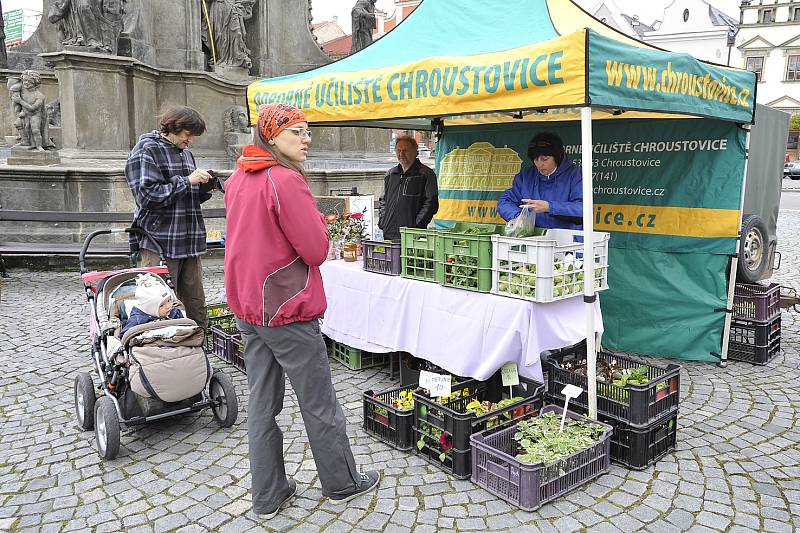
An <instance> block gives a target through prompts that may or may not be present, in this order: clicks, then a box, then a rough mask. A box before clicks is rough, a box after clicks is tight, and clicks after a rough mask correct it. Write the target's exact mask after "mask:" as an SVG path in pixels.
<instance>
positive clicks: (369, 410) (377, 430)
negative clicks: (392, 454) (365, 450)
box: [363, 383, 417, 451]
mask: <svg viewBox="0 0 800 533" xmlns="http://www.w3.org/2000/svg"><path fill="white" fill-rule="evenodd" d="M416 388H417V384H416V383H414V384H413V385H411V386H408V387H397V388H394V389H389V390H386V391H383V392H379V393H372V391H366V392H364V395H363V396H364V431H366V432H367V433H369V434H370V435H373V436H375V437H377V438H378V439H379V440H381V441H383V442H385V443H386V444H388V445H389V446H392V447H394V448H397V449H398V450H401V451H409V450H411V449H412V448H413V447H414V409H408V410H401V409H398V408H396V407H392V400H393V399H394V398H397V397H398V396H399V395H400V393H401V392H402V391H406V392H408V393H409V394H411V391H413V390H414V389H416Z"/></svg>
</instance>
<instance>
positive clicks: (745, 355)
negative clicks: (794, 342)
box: [728, 315, 781, 365]
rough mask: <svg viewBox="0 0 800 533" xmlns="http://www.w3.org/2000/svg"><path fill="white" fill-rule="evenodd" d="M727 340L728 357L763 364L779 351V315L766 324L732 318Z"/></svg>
mask: <svg viewBox="0 0 800 533" xmlns="http://www.w3.org/2000/svg"><path fill="white" fill-rule="evenodd" d="M728 340H729V343H728V359H730V360H733V361H744V362H746V363H753V364H755V365H765V364H767V363H769V362H770V360H771V359H772V358H773V357H774V356H775V355H776V354H778V353H780V351H781V317H780V315H778V316H777V317H776V318H774V319H772V320H771V321H769V322H768V323H766V324H761V323H759V322H754V321H750V320H737V319H733V320H731V331H730V335H729V336H728Z"/></svg>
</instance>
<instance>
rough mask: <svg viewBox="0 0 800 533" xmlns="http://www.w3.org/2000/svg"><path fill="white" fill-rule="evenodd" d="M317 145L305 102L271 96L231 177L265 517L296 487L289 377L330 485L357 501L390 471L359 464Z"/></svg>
mask: <svg viewBox="0 0 800 533" xmlns="http://www.w3.org/2000/svg"><path fill="white" fill-rule="evenodd" d="M310 144H311V132H310V131H309V129H308V122H307V121H306V119H305V116H304V115H303V113H302V111H300V110H299V109H297V108H295V107H292V106H290V105H287V104H269V105H262V106H261V107H259V110H258V127H257V131H256V133H255V135H254V144H252V145H247V146H245V148H244V150H243V151H242V157H241V158H239V161H238V162H237V166H238V169H237V170H236V172H234V173H233V175H232V176H231V177H230V178H229V179H228V180H227V181H226V182H225V208H226V210H227V225H226V238H225V290H226V294H227V297H228V305H229V306H230V308H231V310H232V311H233V312H234V314H235V315H236V319H237V323H238V326H239V329H240V330H241V332H242V336H243V339H244V353H245V364H246V366H247V382H248V385H249V388H250V403H249V405H250V406H249V408H248V416H247V427H248V434H249V444H250V470H251V473H252V493H253V511H254V513H255V514H256V515H258V516H259V517H262V518H272V517H273V516H275V515H276V514H277V513H278V511H279V509H280V508H281V506H282V505H283V504H285V503H286V502H288V501H289V499H291V497H292V496H293V495H294V493H295V491H296V484H295V482H294V481H292V480H288V479H287V478H286V470H285V468H284V463H283V433H282V432H281V430H280V428H279V427H278V425H277V424H276V423H275V417H276V416H277V415H278V414H279V413H280V412H281V409H282V408H283V398H284V379H285V376H288V377H289V381H290V382H291V384H292V388H293V389H294V391H295V393H296V394H297V400H298V403H299V405H300V412H301V414H302V415H303V421H304V423H305V426H306V431H307V432H308V439H309V442H310V444H311V452H312V454H313V456H314V461H315V463H316V465H317V471H318V473H319V478H320V482H321V483H322V493H323V494H324V495H325V496H327V497H328V498H330V499H331V500H332V501H334V502H343V501H348V500H350V499H352V498H354V497H356V496H358V495H359V494H363V493H365V492H368V491H370V490H371V489H373V488H375V487H376V486H377V484H378V481H379V479H380V473H379V472H377V471H370V472H365V473H361V472H359V471H358V470H357V469H356V465H355V461H354V460H353V454H352V452H351V451H350V444H349V441H348V438H347V433H346V431H345V417H344V414H343V413H342V408H341V407H340V406H339V402H338V401H337V399H336V392H335V391H334V389H333V385H332V384H331V371H330V366H329V363H328V355H327V352H326V350H325V343H324V341H323V339H322V334H321V333H320V329H319V319H320V318H322V316H323V314H324V313H325V308H326V306H327V302H326V300H325V290H324V288H323V286H322V277H321V276H320V272H319V265H321V264H322V262H323V261H325V258H326V257H327V254H328V233H327V228H326V226H325V222H324V220H323V218H322V214H320V212H319V211H318V210H317V206H316V202H315V201H314V198H313V197H312V196H311V191H310V190H309V188H308V184H307V183H306V176H305V172H304V170H303V166H302V163H303V161H305V160H306V157H307V156H308V146H309V145H310Z"/></svg>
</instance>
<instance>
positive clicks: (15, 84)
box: [6, 76, 25, 144]
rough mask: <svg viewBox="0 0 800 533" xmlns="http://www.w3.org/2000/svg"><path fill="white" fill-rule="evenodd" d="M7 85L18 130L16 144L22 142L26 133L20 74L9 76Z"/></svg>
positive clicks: (12, 113)
mask: <svg viewBox="0 0 800 533" xmlns="http://www.w3.org/2000/svg"><path fill="white" fill-rule="evenodd" d="M6 87H8V94H9V96H11V116H13V117H14V129H15V130H16V132H17V135H16V137H15V138H14V142H15V144H21V143H22V139H23V137H24V135H25V124H24V123H23V121H22V119H23V118H24V117H25V114H24V113H23V112H22V104H20V99H21V96H20V95H21V94H22V79H20V78H19V77H18V76H9V77H8V81H7V82H6Z"/></svg>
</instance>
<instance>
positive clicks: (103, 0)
mask: <svg viewBox="0 0 800 533" xmlns="http://www.w3.org/2000/svg"><path fill="white" fill-rule="evenodd" d="M127 1H128V0H53V2H52V3H51V4H50V8H49V10H48V12H47V20H48V21H49V22H50V23H51V24H55V25H56V26H57V27H58V30H59V33H60V34H61V42H62V43H63V44H64V45H65V46H79V47H85V48H87V49H88V50H89V51H91V52H102V53H108V54H116V53H117V44H118V40H119V35H120V33H121V32H122V26H123V21H122V17H123V15H124V13H125V6H124V4H125V3H126V2H127Z"/></svg>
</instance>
